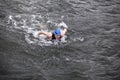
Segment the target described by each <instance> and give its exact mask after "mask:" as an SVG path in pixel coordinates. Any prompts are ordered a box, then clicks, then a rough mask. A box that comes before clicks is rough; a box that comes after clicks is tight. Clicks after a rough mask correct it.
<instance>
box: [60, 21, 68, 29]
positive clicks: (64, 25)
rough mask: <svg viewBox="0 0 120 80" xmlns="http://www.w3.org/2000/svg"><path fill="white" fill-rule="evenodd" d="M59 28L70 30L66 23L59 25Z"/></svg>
mask: <svg viewBox="0 0 120 80" xmlns="http://www.w3.org/2000/svg"><path fill="white" fill-rule="evenodd" d="M58 27H63V28H66V29H68V26H67V25H66V24H65V23H64V22H61V23H60V24H58Z"/></svg>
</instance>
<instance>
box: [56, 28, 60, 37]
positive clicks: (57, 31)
mask: <svg viewBox="0 0 120 80" xmlns="http://www.w3.org/2000/svg"><path fill="white" fill-rule="evenodd" d="M54 34H55V35H57V36H59V35H61V31H60V29H59V28H57V29H55V31H54Z"/></svg>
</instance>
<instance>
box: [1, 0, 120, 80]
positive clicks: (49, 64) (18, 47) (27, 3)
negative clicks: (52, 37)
mask: <svg viewBox="0 0 120 80" xmlns="http://www.w3.org/2000/svg"><path fill="white" fill-rule="evenodd" d="M10 15H12V16H20V17H22V19H24V20H25V19H26V20H27V21H26V25H27V26H29V27H32V24H34V23H33V22H31V23H30V21H31V18H30V17H31V16H32V15H35V16H37V17H39V16H42V17H45V18H46V16H47V19H51V20H53V21H57V20H58V19H61V16H64V18H63V21H64V22H65V23H66V24H67V25H68V26H69V30H68V34H67V35H68V36H67V37H68V39H67V41H68V43H66V44H63V45H56V46H44V45H43V46H40V45H37V44H29V43H28V42H27V41H26V39H25V35H26V32H25V30H26V29H25V28H23V29H22V28H20V25H17V28H15V24H14V25H13V24H12V23H8V21H9V16H10ZM17 20H18V22H19V20H21V19H18V18H17V19H16V21H17ZM42 20H43V22H44V21H45V19H42ZM38 21H39V18H38ZM38 23H39V22H38ZM22 25H23V24H22ZM33 27H36V29H37V28H38V25H36V26H33ZM79 37H84V41H80V40H77V38H79ZM74 39H76V40H74ZM0 80H120V1H119V0H0Z"/></svg>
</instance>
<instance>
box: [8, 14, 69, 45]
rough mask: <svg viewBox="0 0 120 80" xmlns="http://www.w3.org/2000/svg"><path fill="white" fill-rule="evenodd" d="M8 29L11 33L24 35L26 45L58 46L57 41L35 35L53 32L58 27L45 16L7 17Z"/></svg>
mask: <svg viewBox="0 0 120 80" xmlns="http://www.w3.org/2000/svg"><path fill="white" fill-rule="evenodd" d="M8 25H9V26H8V27H9V28H10V30H11V31H22V32H23V33H24V35H25V41H26V42H27V43H28V44H37V45H40V46H50V45H58V44H59V43H58V42H57V41H48V40H46V38H47V37H46V36H44V35H39V36H38V35H37V34H38V32H39V31H42V30H44V31H53V29H55V28H56V26H57V25H58V23H57V22H53V21H52V20H50V19H48V17H46V16H41V15H27V14H21V15H9V16H8ZM66 38H67V36H64V37H63V38H62V39H61V42H62V43H65V42H67V41H66Z"/></svg>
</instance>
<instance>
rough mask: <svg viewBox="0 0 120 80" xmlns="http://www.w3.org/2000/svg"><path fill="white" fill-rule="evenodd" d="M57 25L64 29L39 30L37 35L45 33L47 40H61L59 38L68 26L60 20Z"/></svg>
mask: <svg viewBox="0 0 120 80" xmlns="http://www.w3.org/2000/svg"><path fill="white" fill-rule="evenodd" d="M57 26H58V27H63V28H64V29H63V30H61V29H60V28H56V29H55V30H54V31H53V32H47V31H39V32H38V35H41V34H43V35H46V36H47V38H48V39H49V40H59V41H60V40H61V38H62V37H63V36H64V35H65V34H66V33H67V30H68V26H67V25H66V24H65V23H64V22H61V23H60V24H58V25H57Z"/></svg>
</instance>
